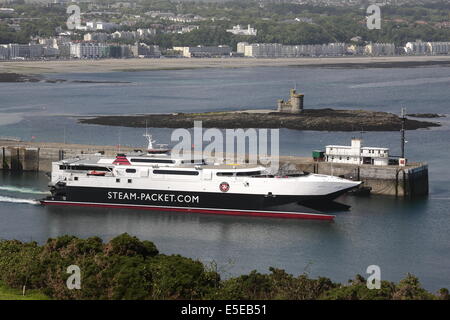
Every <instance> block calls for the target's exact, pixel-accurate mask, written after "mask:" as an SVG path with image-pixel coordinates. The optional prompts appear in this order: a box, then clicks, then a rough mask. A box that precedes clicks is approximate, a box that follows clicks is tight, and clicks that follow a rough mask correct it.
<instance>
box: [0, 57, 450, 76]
mask: <svg viewBox="0 0 450 320" xmlns="http://www.w3.org/2000/svg"><path fill="white" fill-rule="evenodd" d="M437 65H441V66H450V55H449V56H397V57H324V58H309V57H308V58H162V59H138V58H135V59H102V60H49V61H2V62H1V63H0V73H19V74H29V75H37V74H45V73H48V74H52V73H99V72H139V71H152V70H153V71H161V70H190V69H205V68H219V69H234V68H251V67H322V68H411V67H425V66H437Z"/></svg>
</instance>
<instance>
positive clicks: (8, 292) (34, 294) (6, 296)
mask: <svg viewBox="0 0 450 320" xmlns="http://www.w3.org/2000/svg"><path fill="white" fill-rule="evenodd" d="M0 300H50V298H49V297H47V296H46V295H45V294H43V293H41V292H39V291H38V290H30V291H26V292H25V295H23V294H22V291H20V290H17V289H11V288H8V287H7V286H5V285H4V284H2V283H0Z"/></svg>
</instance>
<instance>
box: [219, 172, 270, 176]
mask: <svg viewBox="0 0 450 320" xmlns="http://www.w3.org/2000/svg"><path fill="white" fill-rule="evenodd" d="M234 174H236V176H237V177H251V176H259V175H261V171H247V172H217V173H216V175H217V176H219V177H232V176H234Z"/></svg>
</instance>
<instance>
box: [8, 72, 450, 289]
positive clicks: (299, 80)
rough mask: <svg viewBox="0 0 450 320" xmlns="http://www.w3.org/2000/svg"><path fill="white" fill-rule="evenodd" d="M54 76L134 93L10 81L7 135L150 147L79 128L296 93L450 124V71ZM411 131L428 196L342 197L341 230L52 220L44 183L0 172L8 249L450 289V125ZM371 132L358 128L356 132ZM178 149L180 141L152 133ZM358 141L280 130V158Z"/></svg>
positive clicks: (74, 215)
mask: <svg viewBox="0 0 450 320" xmlns="http://www.w3.org/2000/svg"><path fill="white" fill-rule="evenodd" d="M48 77H51V78H64V79H69V80H70V79H73V80H99V81H101V80H103V81H104V80H106V81H112V80H118V81H127V82H130V83H121V84H119V83H118V84H87V83H59V84H49V83H11V84H9V83H7V84H5V83H2V84H0V97H1V99H0V136H16V137H20V138H22V139H24V140H30V139H31V137H32V136H35V137H36V140H39V141H60V142H62V141H64V139H65V140H66V141H67V142H74V143H92V144H110V145H117V144H118V143H119V142H120V143H121V144H129V145H136V144H142V146H144V145H145V140H144V139H143V138H142V133H143V132H142V129H134V128H118V127H105V126H96V125H80V124H77V122H76V116H77V115H82V116H89V115H98V114H123V113H130V114H133V113H151V112H194V111H206V110H208V111H213V110H225V109H227V110H235V109H241V108H245V109H252V108H253V109H261V108H274V105H275V101H276V99H278V98H286V97H287V95H288V90H289V88H290V87H293V86H294V85H296V86H297V88H299V89H300V91H302V92H304V93H305V95H306V97H305V106H306V107H307V108H324V107H329V108H352V109H367V110H380V111H389V112H397V113H398V112H399V110H400V107H401V106H402V105H403V106H406V107H407V111H408V113H416V112H432V113H442V114H448V113H450V112H449V110H450V90H449V89H450V68H448V67H447V68H444V67H427V68H410V69H395V68H393V69H327V68H249V69H230V70H221V69H207V70H181V71H180V70H178V71H151V72H132V73H126V72H122V73H104V74H58V75H49V76H48ZM438 121H440V122H442V124H443V126H442V127H441V128H437V129H433V130H418V131H408V132H407V140H408V144H407V156H408V158H409V159H411V160H413V161H426V162H428V163H429V166H430V168H429V169H430V195H429V196H428V197H427V198H425V199H418V200H415V201H403V200H397V199H394V198H390V197H380V196H371V197H369V198H355V197H350V196H345V197H342V198H341V199H340V201H341V202H344V203H347V204H349V205H351V206H352V208H351V211H348V212H338V213H337V218H336V219H335V222H334V223H328V222H317V221H307V220H298V221H292V220H283V219H264V218H250V217H227V216H212V215H201V214H183V213H167V212H153V211H148V212H147V211H130V210H108V209H91V208H89V209H87V208H82V209H75V208H68V209H55V208H44V207H41V206H38V205H35V204H33V199H37V198H40V197H43V196H44V194H43V193H44V192H45V191H46V185H47V178H46V177H45V175H43V174H35V173H26V174H20V175H14V174H10V173H7V172H0V238H4V239H19V240H23V241H30V240H36V241H39V242H44V241H45V240H46V239H47V238H49V237H56V236H59V235H63V234H74V235H77V236H80V237H88V236H93V235H98V236H101V237H102V238H103V239H105V240H109V239H110V238H112V237H114V236H116V235H118V234H120V233H123V232H128V233H130V234H133V235H136V236H138V237H139V238H141V239H148V240H151V241H154V242H155V244H156V245H157V246H158V248H159V249H160V250H161V251H162V252H164V253H168V254H171V253H180V254H183V255H186V256H189V257H192V258H198V259H200V260H202V261H205V262H208V261H211V260H215V261H217V262H218V263H219V266H221V267H222V269H223V275H224V276H230V275H232V276H235V275H239V274H243V273H248V272H250V271H251V270H253V269H257V270H258V271H261V272H267V270H268V267H270V266H274V267H279V268H283V269H286V270H287V271H288V272H290V273H293V274H296V275H297V274H300V273H303V272H309V273H310V275H312V276H319V275H320V276H327V277H330V278H332V279H333V280H336V281H344V282H345V281H347V279H349V278H351V277H353V276H354V275H355V274H357V273H360V274H363V275H364V273H365V271H366V268H367V266H369V265H372V264H376V265H379V266H380V267H381V272H382V278H383V279H387V280H395V281H398V280H399V279H401V278H402V277H404V276H405V274H406V273H407V272H411V273H414V274H415V275H417V276H418V277H419V278H420V280H421V281H422V283H423V285H424V286H425V288H427V289H429V290H433V291H435V290H437V289H439V288H441V287H450V210H449V205H450V181H449V175H450V169H449V167H448V163H450V153H449V147H450V126H449V123H450V122H449V121H450V120H449V119H448V118H442V119H439V120H438ZM359 129H360V128H357V130H359ZM151 131H152V134H153V135H154V137H155V138H156V139H157V141H158V142H159V143H170V133H171V132H172V130H171V129H152V130H151ZM355 135H357V136H360V135H361V134H360V133H359V132H355V133H349V132H310V131H303V132H302V131H293V130H284V129H283V130H280V143H281V146H280V149H281V150H280V151H281V153H282V154H290V155H303V156H309V155H310V154H311V150H313V149H321V148H323V147H324V146H325V145H327V144H349V143H350V138H351V137H352V136H355ZM362 136H363V138H364V142H365V145H373V146H387V147H390V148H391V153H392V154H399V152H400V150H399V149H400V143H399V141H400V135H399V133H396V132H367V133H363V134H362Z"/></svg>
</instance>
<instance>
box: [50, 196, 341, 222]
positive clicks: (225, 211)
mask: <svg viewBox="0 0 450 320" xmlns="http://www.w3.org/2000/svg"><path fill="white" fill-rule="evenodd" d="M41 203H42V204H43V205H63V206H81V207H103V208H125V209H144V210H160V211H176V212H193V213H212V214H224V215H233V216H253V217H272V218H290V219H314V220H333V219H334V217H335V216H334V215H327V214H315V213H301V212H283V211H251V210H231V209H208V208H189V207H182V208H179V207H156V206H142V205H127V204H108V203H90V202H69V201H53V200H42V201H41Z"/></svg>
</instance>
